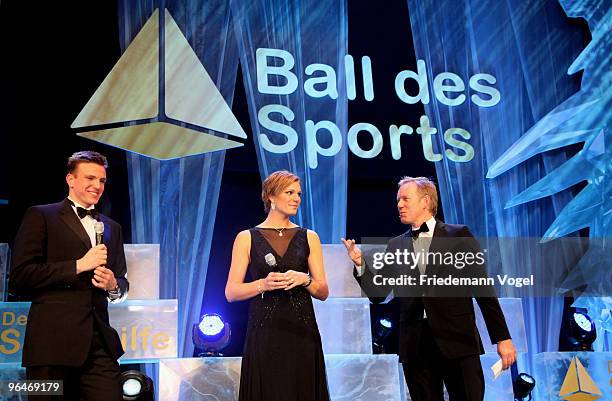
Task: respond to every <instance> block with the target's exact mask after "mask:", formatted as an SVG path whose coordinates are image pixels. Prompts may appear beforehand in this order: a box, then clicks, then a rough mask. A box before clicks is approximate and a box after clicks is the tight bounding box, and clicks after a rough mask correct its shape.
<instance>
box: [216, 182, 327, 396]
mask: <svg viewBox="0 0 612 401" xmlns="http://www.w3.org/2000/svg"><path fill="white" fill-rule="evenodd" d="M301 195H302V189H301V186H300V179H299V177H298V176H296V175H295V174H292V173H290V172H288V171H276V172H274V173H272V174H270V176H269V177H268V178H266V179H265V181H264V182H263V186H262V196H261V197H262V201H263V203H264V209H265V211H266V212H267V214H268V215H267V217H266V219H265V220H264V221H263V222H262V223H261V224H259V225H258V226H256V227H254V228H252V229H250V230H245V231H242V232H240V233H239V234H238V235H237V236H236V240H235V242H234V248H233V251H232V264H231V267H230V272H229V277H228V279H227V285H226V287H225V296H226V298H227V300H228V301H229V302H233V301H242V300H247V299H250V307H249V322H248V326H247V335H246V340H245V345H244V353H243V358H242V370H241V378H240V394H239V397H238V399H239V401H329V392H328V388H327V378H326V375H325V361H324V359H323V350H322V346H321V337H320V335H319V329H318V326H317V322H316V320H315V315H314V310H313V306H312V298H311V297H315V298H317V299H320V300H325V299H326V298H327V296H328V295H329V289H328V287H327V280H326V277H325V270H324V269H323V255H322V251H321V242H320V241H319V237H318V236H317V234H316V233H315V232H314V231H311V230H307V229H305V228H302V227H299V226H297V225H295V224H293V223H292V222H291V221H290V220H289V218H290V217H292V216H295V215H296V213H297V210H298V207H299V206H300V202H301ZM247 272H248V273H249V276H250V278H251V280H250V281H248V282H245V276H246V274H247Z"/></svg>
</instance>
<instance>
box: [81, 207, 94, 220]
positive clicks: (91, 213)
mask: <svg viewBox="0 0 612 401" xmlns="http://www.w3.org/2000/svg"><path fill="white" fill-rule="evenodd" d="M76 211H77V214H78V215H79V218H80V219H83V218H85V216H91V218H92V219H94V220H98V218H99V217H100V213H98V211H97V210H96V209H89V210H88V209H83V208H82V207H79V206H77V208H76Z"/></svg>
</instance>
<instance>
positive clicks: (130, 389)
mask: <svg viewBox="0 0 612 401" xmlns="http://www.w3.org/2000/svg"><path fill="white" fill-rule="evenodd" d="M141 391H142V384H141V383H140V382H139V381H138V380H136V379H127V380H126V381H125V383H123V394H125V395H130V396H134V395H138V394H140V392H141Z"/></svg>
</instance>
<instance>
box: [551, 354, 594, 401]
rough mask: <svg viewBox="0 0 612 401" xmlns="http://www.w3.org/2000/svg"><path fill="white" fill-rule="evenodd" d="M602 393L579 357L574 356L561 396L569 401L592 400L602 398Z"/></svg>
mask: <svg viewBox="0 0 612 401" xmlns="http://www.w3.org/2000/svg"><path fill="white" fill-rule="evenodd" d="M601 396H602V393H601V390H600V389H599V387H597V385H596V384H595V382H594V381H593V379H591V376H589V374H588V373H587V371H586V369H585V368H584V366H583V365H582V363H581V362H580V359H578V357H576V356H575V357H572V362H571V363H570V366H569V368H568V369H567V374H566V375H565V379H564V380H563V384H562V385H561V390H559V397H561V398H562V399H564V400H567V401H591V400H597V399H599V398H601Z"/></svg>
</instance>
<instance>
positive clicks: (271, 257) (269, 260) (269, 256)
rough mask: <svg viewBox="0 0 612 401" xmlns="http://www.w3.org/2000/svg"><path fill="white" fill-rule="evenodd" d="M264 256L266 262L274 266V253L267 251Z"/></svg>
mask: <svg viewBox="0 0 612 401" xmlns="http://www.w3.org/2000/svg"><path fill="white" fill-rule="evenodd" d="M264 258H265V259H266V264H267V265H268V266H270V267H274V266H276V258H275V257H274V255H272V254H271V253H268V254H267V255H266V256H264Z"/></svg>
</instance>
